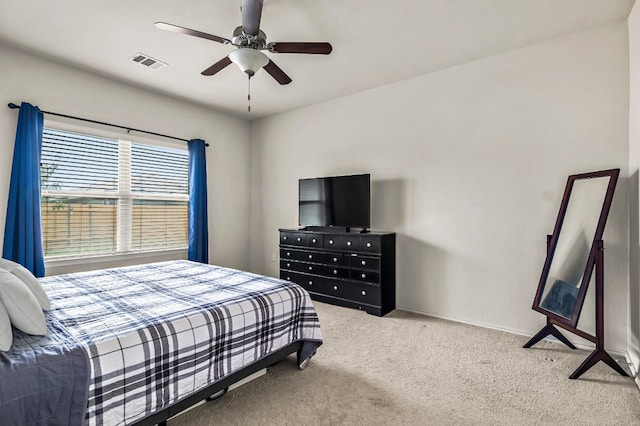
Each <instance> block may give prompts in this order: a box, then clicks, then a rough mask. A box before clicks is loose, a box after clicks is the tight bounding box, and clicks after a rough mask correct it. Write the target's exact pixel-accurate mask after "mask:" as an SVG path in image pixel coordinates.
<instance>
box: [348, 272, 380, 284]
mask: <svg viewBox="0 0 640 426" xmlns="http://www.w3.org/2000/svg"><path fill="white" fill-rule="evenodd" d="M350 273H351V275H350V278H351V279H352V280H356V281H364V282H367V283H371V284H379V283H380V274H379V273H377V272H372V271H356V270H353V269H352V270H351V271H350Z"/></svg>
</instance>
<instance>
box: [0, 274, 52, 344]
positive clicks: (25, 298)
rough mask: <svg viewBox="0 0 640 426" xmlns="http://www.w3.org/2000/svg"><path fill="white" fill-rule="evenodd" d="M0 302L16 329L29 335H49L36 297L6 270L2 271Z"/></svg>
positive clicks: (0, 276)
mask: <svg viewBox="0 0 640 426" xmlns="http://www.w3.org/2000/svg"><path fill="white" fill-rule="evenodd" d="M0 301H2V303H3V304H4V307H5V309H6V310H7V313H8V314H9V319H10V320H11V324H13V326H14V327H15V328H17V329H18V330H22V331H24V332H25V333H27V334H35V335H38V336H44V335H45V334H47V322H46V321H45V319H44V313H43V312H42V309H41V308H40V305H39V304H38V301H37V300H36V297H35V296H34V295H33V293H31V291H30V290H29V287H27V285H26V284H25V283H23V282H22V281H21V280H20V279H19V278H18V277H16V276H15V275H13V274H12V273H11V272H9V271H6V270H4V269H0Z"/></svg>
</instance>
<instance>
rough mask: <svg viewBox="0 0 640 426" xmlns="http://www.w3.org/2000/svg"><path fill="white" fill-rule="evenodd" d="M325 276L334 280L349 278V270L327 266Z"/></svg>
mask: <svg viewBox="0 0 640 426" xmlns="http://www.w3.org/2000/svg"><path fill="white" fill-rule="evenodd" d="M325 271H326V272H325V274H324V275H326V276H327V277H332V278H349V269H347V268H342V267H339V266H327V268H326V269H325Z"/></svg>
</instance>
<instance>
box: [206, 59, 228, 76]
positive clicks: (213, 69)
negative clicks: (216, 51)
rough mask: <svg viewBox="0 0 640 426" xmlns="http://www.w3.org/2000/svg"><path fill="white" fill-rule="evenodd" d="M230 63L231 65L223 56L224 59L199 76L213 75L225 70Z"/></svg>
mask: <svg viewBox="0 0 640 426" xmlns="http://www.w3.org/2000/svg"><path fill="white" fill-rule="evenodd" d="M230 63H231V59H229V57H228V56H225V57H224V58H222V59H220V60H219V61H218V62H216V63H215V64H213V65H211V66H210V67H209V68H207V69H206V70H204V71H202V72H201V73H200V74H202V75H214V74H215V73H217V72H218V71H220V70H222V69H223V68H225V67H226V66H227V65H229V64H230Z"/></svg>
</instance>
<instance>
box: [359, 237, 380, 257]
mask: <svg viewBox="0 0 640 426" xmlns="http://www.w3.org/2000/svg"><path fill="white" fill-rule="evenodd" d="M360 251H364V252H368V253H380V237H377V236H369V237H360Z"/></svg>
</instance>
